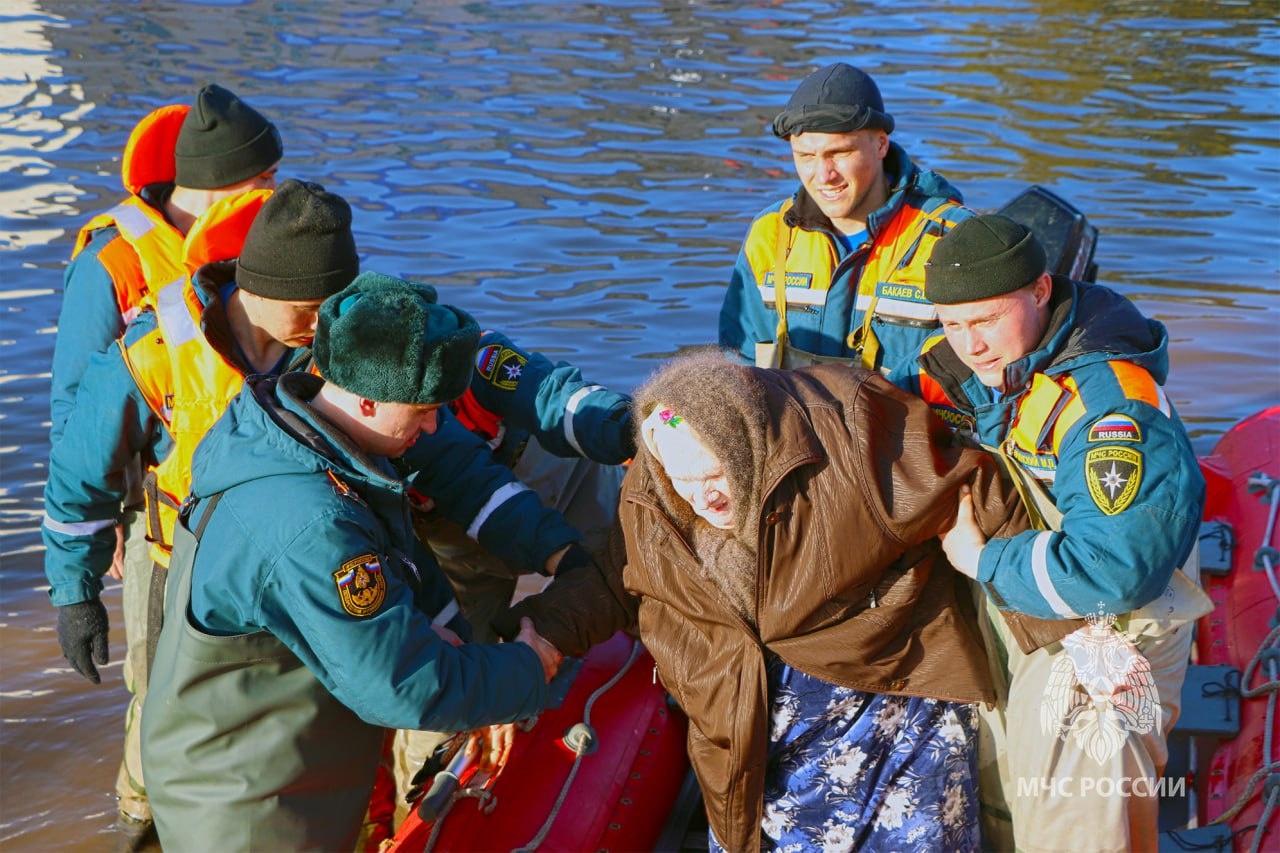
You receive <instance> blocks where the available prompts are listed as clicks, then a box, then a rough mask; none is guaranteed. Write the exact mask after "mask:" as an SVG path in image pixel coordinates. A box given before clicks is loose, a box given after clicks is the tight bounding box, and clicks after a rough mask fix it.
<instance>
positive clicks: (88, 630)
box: [58, 598, 108, 684]
mask: <svg viewBox="0 0 1280 853" xmlns="http://www.w3.org/2000/svg"><path fill="white" fill-rule="evenodd" d="M107 626H108V623H107V608H105V607H103V606H102V602H101V601H100V600H99V599H97V598H91V599H89V600H88V601H80V602H77V603H75V604H65V605H63V606H62V607H59V608H58V644H59V645H61V646H62V656H63V657H65V658H66V659H67V660H69V661H70V662H71V668H72V669H74V670H75V671H76V672H78V673H80V674H81V675H83V676H84V677H85V678H87V679H89V680H90V681H92V682H93V683H94V684H101V683H102V678H101V677H100V676H99V675H98V670H97V669H96V668H94V664H95V663H96V664H97V665H98V666H106V665H107ZM90 658H92V659H90Z"/></svg>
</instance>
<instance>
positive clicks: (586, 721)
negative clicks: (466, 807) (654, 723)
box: [423, 640, 641, 853]
mask: <svg viewBox="0 0 1280 853" xmlns="http://www.w3.org/2000/svg"><path fill="white" fill-rule="evenodd" d="M640 649H641V645H640V641H639V640H634V641H632V643H631V654H630V656H628V658H627V660H626V662H625V663H624V664H623V665H622V666H621V667H619V669H618V671H617V672H616V673H614V674H613V676H612V677H611V678H610V679H609V680H608V681H606V682H605V683H604V684H602V685H600V686H599V687H598V688H596V690H595V691H594V692H593V693H592V694H591V696H590V697H588V699H587V701H586V704H585V705H583V708H582V722H580V723H578V724H576V725H574V726H573V727H572V728H571V729H570V732H571V733H572V732H575V731H577V730H579V728H580V727H585V732H579V734H580V736H578V737H575V738H573V743H570V742H569V740H570V739H569V738H568V737H566V738H565V745H566V746H569V747H570V748H571V749H573V751H574V753H575V755H574V759H573V767H572V768H570V770H569V776H568V777H567V778H566V779H565V780H564V785H563V786H561V788H560V795H559V796H558V797H557V798H556V802H555V805H554V806H552V807H551V812H550V813H549V814H548V815H547V819H546V822H544V823H543V824H542V828H541V829H539V830H538V832H537V834H536V835H534V837H533V838H531V839H530V840H529V841H528V842H526V843H525V844H524V845H522V846H520V847H517V848H516V849H515V850H513V851H512V853H533V851H534V850H537V849H538V846H539V845H541V844H542V842H543V841H545V840H546V838H547V834H548V833H549V832H550V831H551V827H552V825H554V824H555V821H556V817H557V816H559V814H560V809H561V808H562V807H563V806H564V801H565V799H567V798H568V795H569V788H570V787H571V786H572V785H573V780H574V777H576V776H577V775H578V768H579V767H580V766H581V765H582V759H583V758H584V757H585V756H587V755H589V754H590V753H592V752H594V751H595V740H596V739H595V737H594V730H593V729H592V728H591V709H592V707H593V706H594V705H595V703H596V700H597V699H599V698H600V697H601V696H603V695H604V694H605V693H607V692H609V690H611V689H612V688H613V687H614V686H615V685H617V683H618V682H619V681H621V680H622V677H623V676H624V675H626V674H627V672H628V670H630V669H631V666H632V664H634V663H635V662H636V658H637V657H639V656H640ZM463 797H477V798H479V799H480V801H481V802H480V803H478V804H477V806H478V807H479V808H481V809H482V810H483V811H484V812H485V814H488V813H489V812H491V811H492V810H493V808H494V806H495V805H497V799H496V798H495V797H493V794H492V793H491V792H490V791H487V790H483V789H480V790H478V791H477V790H472V789H468V788H459V789H458V790H456V791H454V792H453V793H452V794H451V795H450V796H449V800H448V802H447V803H445V806H444V808H443V809H441V811H440V815H439V817H437V818H436V820H435V823H434V824H433V825H432V827H431V834H430V835H429V836H428V837H427V843H426V845H425V846H424V847H423V853H431V851H432V850H434V849H435V845H436V842H437V841H438V840H439V837H440V831H441V829H442V828H443V827H444V819H445V818H446V817H447V816H448V815H449V812H450V811H451V810H452V809H453V804H454V803H456V802H457V801H458V800H460V799H462V798H463Z"/></svg>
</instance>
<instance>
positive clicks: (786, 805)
mask: <svg viewBox="0 0 1280 853" xmlns="http://www.w3.org/2000/svg"><path fill="white" fill-rule="evenodd" d="M634 410H635V418H636V420H637V422H639V423H640V427H639V429H640V439H641V441H640V442H639V444H640V446H641V447H643V451H642V452H641V453H640V454H639V455H637V457H636V459H635V461H634V462H633V464H632V466H631V469H630V471H629V472H628V474H627V477H626V480H625V481H624V483H623V488H622V495H621V505H620V508H619V531H618V532H619V533H620V534H621V535H615V537H614V543H613V547H612V548H611V551H610V553H609V554H602V555H600V557H599V561H600V563H601V565H600V566H598V567H597V566H594V565H579V566H575V567H572V568H568V569H566V570H564V571H562V572H561V573H560V575H559V576H558V577H557V579H556V580H555V582H553V583H552V584H551V586H550V587H548V589H547V591H545V592H544V593H542V594H541V595H539V596H534V597H532V598H530V599H526V600H525V602H523V603H522V604H520V605H518V606H517V607H516V608H514V609H513V611H512V614H510V615H511V616H519V615H531V616H533V618H534V621H535V623H536V625H537V628H538V630H539V632H540V633H541V634H542V635H543V636H544V637H545V638H547V639H548V640H550V641H551V642H553V643H554V644H555V645H556V646H557V647H558V648H560V650H561V651H564V652H566V653H570V654H579V653H581V652H582V651H583V650H584V649H585V648H586V647H588V646H589V645H590V644H591V643H592V642H599V641H601V640H603V639H605V638H607V637H609V636H611V634H612V633H613V632H614V631H615V630H617V629H618V628H620V627H627V626H630V625H635V624H638V626H639V630H640V634H641V637H642V638H643V640H644V642H645V645H646V646H647V647H648V648H649V650H650V652H651V653H652V654H653V657H654V659H655V660H656V661H657V665H658V673H659V675H660V676H661V678H662V681H663V684H664V685H665V686H666V687H667V689H668V690H669V691H670V692H671V695H672V696H673V697H674V698H675V699H676V701H678V702H679V704H680V706H681V707H682V708H683V709H684V711H685V712H686V713H687V715H688V717H689V720H690V727H689V743H688V749H689V756H690V759H691V761H692V764H693V767H694V770H695V772H696V773H697V776H698V780H699V782H700V784H701V787H702V791H703V795H704V800H705V803H706V809H707V816H708V819H709V822H710V826H711V834H712V839H711V842H712V847H713V849H716V848H718V847H724V848H728V849H730V850H735V851H737V850H748V849H758V848H760V847H762V846H767V847H774V846H776V847H779V848H787V849H814V848H821V849H825V850H851V849H855V848H865V849H875V850H888V849H893V850H967V849H974V848H976V847H977V846H978V840H979V839H978V815H977V796H976V777H977V768H976V752H977V749H976V739H977V738H976V713H975V708H974V704H973V703H976V702H978V701H990V700H992V699H993V696H992V691H991V689H990V686H989V678H988V671H987V664H986V659H985V657H984V655H983V651H982V645H981V641H980V639H979V637H978V634H977V629H976V627H975V623H974V620H973V614H972V608H971V605H970V598H969V596H968V594H967V593H966V592H965V587H964V586H963V580H962V579H961V578H960V577H959V575H957V574H956V573H955V572H954V571H953V570H952V569H951V567H950V566H949V565H948V564H947V562H946V559H945V557H944V556H943V554H942V550H941V548H940V546H939V543H938V539H937V536H938V535H939V534H940V533H942V532H944V531H945V530H946V529H947V527H948V525H949V524H950V522H951V520H952V519H953V518H954V516H955V511H956V506H957V502H958V500H959V498H960V495H961V491H962V488H963V487H966V486H968V487H969V488H970V489H971V490H972V495H973V500H974V506H975V509H976V514H977V517H978V521H979V525H980V526H981V527H983V529H984V530H986V531H990V532H992V533H994V532H996V531H999V530H1011V529H1014V527H1015V526H1020V525H1022V524H1023V523H1024V521H1025V519H1024V517H1023V516H1022V515H1021V514H1020V511H1019V512H1018V513H1017V517H1016V518H1015V517H1014V515H1015V509H1014V507H1015V506H1016V504H1015V503H1014V502H1012V501H1010V503H1009V504H1006V503H1005V502H1004V499H1003V496H1002V489H1001V486H1000V485H999V483H998V482H997V481H996V474H995V470H994V467H993V464H992V463H991V461H990V460H989V459H988V458H987V457H986V455H985V454H983V453H981V452H979V451H972V450H963V449H958V448H952V447H951V441H950V431H949V430H948V429H947V428H946V427H945V426H944V425H943V424H942V422H941V421H939V420H937V419H936V418H935V416H934V415H933V414H932V413H931V412H930V411H929V409H928V406H927V405H926V404H924V403H923V402H922V401H921V400H919V399H917V398H915V397H912V396H909V395H907V394H905V393H902V392H900V391H898V390H897V389H895V388H893V387H892V386H891V385H889V383H888V382H886V381H885V380H884V379H883V378H882V377H880V376H879V375H878V374H875V373H871V372H867V371H863V370H860V369H856V368H850V367H846V366H837V365H828V366H820V367H813V368H805V369H802V370H795V371H783V370H762V369H758V368H754V367H748V366H745V365H742V364H739V363H736V362H734V361H731V360H729V359H728V358H726V357H725V356H724V355H722V354H720V353H701V354H696V355H693V356H687V357H683V358H679V359H677V360H675V361H673V362H671V363H670V364H669V365H668V366H666V367H664V368H663V369H661V370H660V371H658V372H657V373H656V374H655V375H654V376H653V377H652V378H651V379H649V380H648V381H647V382H646V383H645V384H644V385H643V386H642V387H641V388H640V389H639V390H638V391H637V393H636V397H635V402H634Z"/></svg>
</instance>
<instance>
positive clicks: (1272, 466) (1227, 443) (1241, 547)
mask: <svg viewBox="0 0 1280 853" xmlns="http://www.w3.org/2000/svg"><path fill="white" fill-rule="evenodd" d="M1201 468H1202V470H1203V471H1204V473H1205V477H1206V479H1207V480H1208V484H1209V491H1208V498H1207V500H1206V503H1205V512H1204V518H1205V522H1206V527H1205V535H1204V536H1203V537H1202V540H1201V561H1202V564H1203V565H1204V566H1205V568H1204V569H1202V576H1201V583H1202V584H1203V586H1204V588H1205V590H1206V591H1207V592H1208V593H1209V597H1210V598H1212V599H1213V602H1214V605H1215V606H1214V609H1213V612H1212V613H1210V614H1209V615H1207V616H1205V617H1204V618H1203V619H1201V620H1200V624H1199V631H1198V633H1197V636H1196V657H1197V660H1196V663H1197V664H1199V665H1201V666H1218V667H1226V668H1229V669H1226V670H1223V671H1224V672H1225V673H1226V675H1225V676H1224V677H1223V678H1222V679H1220V680H1218V681H1212V682H1209V683H1208V684H1207V687H1217V688H1220V689H1203V690H1201V694H1202V695H1201V696H1200V697H1196V696H1188V697H1187V699H1188V701H1194V700H1196V699H1197V698H1200V699H1204V698H1206V697H1207V698H1208V701H1211V702H1213V701H1217V697H1222V701H1225V702H1227V703H1230V704H1229V705H1228V706H1227V707H1228V708H1229V709H1230V710H1234V709H1235V708H1236V707H1237V705H1236V702H1237V701H1238V717H1236V720H1238V724H1239V734H1236V735H1235V736H1234V737H1232V738H1230V739H1226V740H1220V741H1218V742H1216V743H1215V744H1210V749H1201V750H1200V754H1201V758H1202V759H1203V758H1207V761H1201V762H1197V764H1198V770H1197V774H1196V775H1197V777H1198V778H1197V779H1196V781H1197V783H1198V784H1197V789H1198V792H1199V793H1200V797H1201V803H1200V805H1201V808H1200V812H1201V814H1200V818H1201V821H1202V825H1220V826H1223V825H1224V826H1226V827H1229V828H1230V833H1229V836H1230V837H1231V838H1232V839H1233V843H1234V846H1235V849H1237V850H1280V826H1278V825H1277V823H1278V819H1280V741H1278V740H1277V735H1280V732H1278V731H1277V728H1276V726H1277V716H1276V711H1277V709H1276V703H1277V697H1278V695H1280V552H1277V550H1276V548H1275V546H1274V542H1275V529H1276V515H1277V510H1278V509H1280V406H1273V407H1271V408H1269V409H1265V410H1263V411H1261V412H1258V413H1257V414H1255V415H1253V416H1252V417H1249V418H1246V419H1245V420H1243V421H1241V422H1240V423H1239V424H1237V425H1236V426H1235V427H1234V428H1233V429H1232V430H1231V431H1230V432H1228V433H1227V434H1226V435H1224V436H1223V437H1222V439H1221V440H1220V441H1219V442H1218V443H1217V446H1216V447H1215V448H1214V450H1213V453H1212V454H1211V455H1209V456H1207V457H1204V458H1202V459H1201ZM1215 562H1216V563H1218V569H1217V571H1214V568H1213V567H1214V564H1215ZM1184 693H1185V691H1184ZM1230 710H1229V711H1228V717H1229V716H1230ZM1229 722H1232V723H1234V722H1235V720H1229ZM1175 731H1176V729H1175ZM1205 753H1209V754H1208V755H1207V756H1206V755H1204V754H1205ZM1206 764H1207V766H1206Z"/></svg>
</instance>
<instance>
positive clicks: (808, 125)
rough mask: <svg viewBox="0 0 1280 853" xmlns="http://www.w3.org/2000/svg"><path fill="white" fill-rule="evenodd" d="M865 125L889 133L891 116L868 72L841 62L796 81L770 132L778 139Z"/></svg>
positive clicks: (859, 128) (864, 126) (839, 130)
mask: <svg viewBox="0 0 1280 853" xmlns="http://www.w3.org/2000/svg"><path fill="white" fill-rule="evenodd" d="M866 127H877V128H880V129H881V130H883V131H884V132H885V133H893V116H891V115H889V114H888V113H886V112H885V111H884V100H883V99H882V98H881V97H880V89H879V88H878V87H877V86H876V81H875V80H872V79H871V75H869V74H867V73H866V72H865V71H861V70H859V69H857V68H854V67H853V66H852V65H847V64H845V63H843V62H836V63H834V64H832V65H827V66H825V67H823V68H819V69H818V70H817V71H815V72H813V73H812V74H810V75H809V76H808V77H806V78H804V80H802V81H800V85H799V86H798V87H796V91H795V93H794V94H792V96H791V100H789V101H787V108H786V109H785V110H783V111H782V112H780V113H778V116H777V118H775V119H774V120H773V133H774V135H775V136H778V137H781V138H782V139H786V138H787V137H789V136H791V135H792V134H793V133H852V132H853V131H855V130H862V129H863V128H866Z"/></svg>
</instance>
